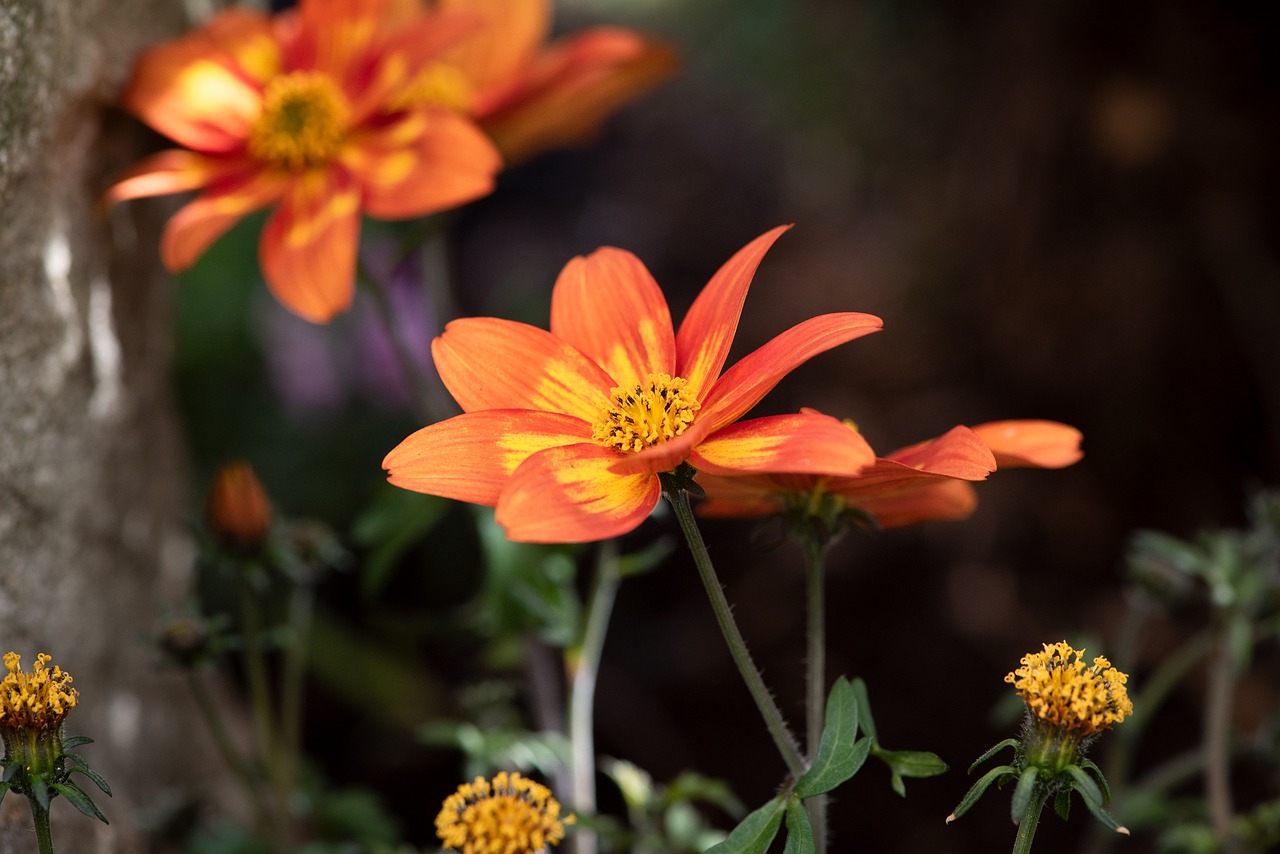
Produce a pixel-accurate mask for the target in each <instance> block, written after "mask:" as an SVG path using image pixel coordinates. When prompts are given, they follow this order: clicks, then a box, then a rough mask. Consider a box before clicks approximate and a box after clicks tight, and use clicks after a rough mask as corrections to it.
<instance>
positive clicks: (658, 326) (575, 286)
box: [551, 247, 676, 386]
mask: <svg viewBox="0 0 1280 854" xmlns="http://www.w3.org/2000/svg"><path fill="white" fill-rule="evenodd" d="M551 333H552V334H553V335H556V336H558V337H560V338H562V339H563V340H565V341H567V342H569V343H570V344H572V345H573V346H575V347H577V348H578V349H579V350H581V351H582V352H583V353H585V354H586V355H587V356H589V357H591V358H592V359H594V360H595V362H596V364H598V365H600V367H602V368H604V369H605V371H606V372H608V374H609V375H610V376H611V377H613V380H614V384H615V385H619V386H631V385H637V384H640V383H643V382H644V381H645V380H646V379H647V377H648V375H649V374H651V373H656V372H662V373H667V374H672V373H674V372H675V369H676V338H675V330H674V329H673V328H672V326H671V313H670V311H669V310H668V309H667V301H666V298H664V297H663V296H662V289H661V288H659V287H658V283H657V282H655V281H654V280H653V276H651V275H650V274H649V271H648V270H647V269H645V266H644V264H642V263H641V262H640V259H639V258H637V257H636V256H634V255H632V254H631V253H630V252H626V251H623V250H621V249H613V248H610V247H605V248H603V249H597V250H596V251H595V252H593V253H591V254H590V255H588V256H586V257H585V258H583V257H578V258H574V259H573V260H572V261H570V262H569V263H568V264H567V265H565V268H564V270H563V271H562V272H561V273H560V277H559V278H558V279H556V286H555V290H554V291H553V292H552V294H551Z"/></svg>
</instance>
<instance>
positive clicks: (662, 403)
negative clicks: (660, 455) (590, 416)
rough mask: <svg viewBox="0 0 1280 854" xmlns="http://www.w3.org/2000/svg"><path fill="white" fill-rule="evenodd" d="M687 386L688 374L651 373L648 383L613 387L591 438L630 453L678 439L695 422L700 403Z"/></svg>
mask: <svg viewBox="0 0 1280 854" xmlns="http://www.w3.org/2000/svg"><path fill="white" fill-rule="evenodd" d="M686 386H687V382H686V380H685V379H684V377H672V376H669V375H667V374H649V376H648V378H647V379H646V380H645V381H644V383H641V384H637V385H635V386H633V387H631V388H623V387H621V386H620V387H618V388H615V389H613V390H612V391H611V392H610V393H609V395H610V397H611V398H612V403H611V405H609V406H605V407H603V408H602V409H601V411H600V417H599V419H597V420H596V423H595V426H594V427H592V429H591V438H592V439H594V440H595V441H597V442H599V443H600V444H602V445H604V446H606V447H609V448H617V449H618V450H620V451H624V452H626V453H634V452H635V451H643V450H644V449H645V448H649V447H652V446H654V445H657V444H659V443H661V442H665V441H667V440H668V439H674V438H675V437H676V436H679V435H680V434H681V433H683V432H684V431H685V428H687V427H688V426H689V425H690V424H692V423H693V419H694V414H695V413H696V412H697V411H698V408H699V405H700V404H699V403H698V401H697V400H696V399H695V398H694V396H693V395H692V394H690V393H689V390H688V389H687V388H686Z"/></svg>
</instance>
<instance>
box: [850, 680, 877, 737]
mask: <svg viewBox="0 0 1280 854" xmlns="http://www.w3.org/2000/svg"><path fill="white" fill-rule="evenodd" d="M853 696H854V699H856V700H857V701H858V709H859V710H860V711H861V713H862V715H861V721H860V722H859V725H860V726H861V727H862V734H863V735H869V736H871V740H872V741H875V739H876V722H875V719H874V718H872V717H871V700H870V699H869V698H868V697H867V683H866V682H863V681H862V680H861V679H855V680H853Z"/></svg>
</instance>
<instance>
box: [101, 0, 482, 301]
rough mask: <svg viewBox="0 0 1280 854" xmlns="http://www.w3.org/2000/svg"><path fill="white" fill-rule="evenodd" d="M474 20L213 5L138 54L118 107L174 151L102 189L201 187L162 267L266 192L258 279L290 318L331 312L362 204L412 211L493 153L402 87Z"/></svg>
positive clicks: (456, 186)
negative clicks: (195, 21)
mask: <svg viewBox="0 0 1280 854" xmlns="http://www.w3.org/2000/svg"><path fill="white" fill-rule="evenodd" d="M481 24H482V22H481V21H480V19H479V18H478V17H477V16H475V15H462V14H453V13H448V12H440V11H430V12H421V11H418V10H417V9H409V8H406V4H405V3H404V2H403V0H301V2H300V3H299V4H298V7H297V9H296V10H291V11H288V12H283V13H281V14H279V15H276V16H274V17H269V16H267V15H263V14H260V13H257V12H253V11H249V10H246V9H239V8H233V9H228V10H226V11H224V12H221V13H220V14H218V15H216V16H214V17H213V18H212V19H211V20H210V21H209V22H208V23H207V24H206V25H205V26H204V27H202V28H201V29H199V30H197V31H195V32H193V33H190V34H188V35H186V36H184V37H182V38H179V39H176V40H174V41H171V42H167V43H164V44H161V45H158V46H156V47H154V48H152V49H150V50H148V51H147V52H145V53H144V54H143V55H142V56H141V57H139V59H138V62H137V64H136V66H135V68H134V73H133V77H132V79H131V81H130V83H129V85H128V88H127V90H126V92H125V94H124V98H123V102H124V105H125V106H126V108H128V109H129V110H130V111H132V112H134V113H135V114H136V115H138V116H139V117H140V118H141V119H142V120H143V121H145V122H146V123H148V124H149V125H151V126H152V127H153V128H155V129H156V130H158V131H160V132H161V133H163V134H165V135H166V136H168V137H169V138H171V139H172V140H174V141H175V142H177V143H179V144H180V145H183V146H185V149H174V150H169V151H164V152H161V153H159V154H156V155H154V156H152V157H150V158H148V159H146V160H144V161H143V162H141V163H139V164H137V165H136V166H135V167H134V168H133V169H132V170H130V171H129V172H128V173H127V174H126V175H125V176H124V177H123V178H122V179H121V180H120V181H119V182H118V183H117V184H115V185H114V186H113V187H111V188H110V189H109V190H108V191H107V200H108V201H109V202H115V201H120V200H122V199H129V198H136V197H139V196H151V195H157V194H163V193H172V192H178V191H183V190H196V189H199V190H201V191H202V192H201V193H200V195H199V196H198V197H197V198H196V199H195V200H194V201H192V202H190V203H189V204H187V205H186V206H185V207H183V208H182V209H181V210H179V211H178V213H177V214H175V215H174V217H173V218H172V219H171V220H170V221H169V224H168V226H167V228H166V229H165V233H164V238H163V241H162V244H161V256H162V258H163V260H164V263H165V265H166V266H167V267H168V268H169V269H170V270H174V271H179V270H184V269H186V268H187V267H189V266H191V264H193V263H194V262H195V261H196V259H197V258H198V257H199V256H200V255H201V253H203V252H204V250H205V249H206V248H208V246H209V245H210V244H211V243H213V241H214V240H216V239H217V238H218V237H219V236H220V235H222V234H223V233H224V232H225V231H226V230H227V229H228V228H230V227H231V226H232V225H233V224H234V223H235V222H236V221H238V220H239V219H241V218H242V217H244V216H245V215H246V214H248V213H250V212H252V211H255V210H258V209H260V208H264V207H266V206H268V205H271V204H276V203H278V206H277V208H276V210H275V212H274V213H273V214H272V216H271V218H270V219H269V220H268V222H267V224H266V227H265V228H264V229H263V232H262V237H261V241H260V246H259V255H260V258H261V263H262V269H263V274H264V276H265V277H266V280H267V284H268V285H269V286H270V288H271V290H272V292H273V293H274V294H275V295H276V297H277V298H279V300H280V301H281V302H282V303H284V304H285V305H286V306H288V307H289V308H290V309H291V310H293V311H294V312H296V313H297V314H299V315H301V316H302V317H305V318H307V319H308V320H312V321H315V322H325V321H328V320H329V319H330V318H331V317H332V316H333V315H334V314H336V313H337V312H340V311H342V310H343V309H345V308H347V306H348V305H350V303H351V298H352V291H353V278H354V272H355V257H356V247H357V243H358V239H359V230H360V215H361V213H366V214H368V215H370V216H373V217H378V218H382V219H403V218H408V217H415V216H420V215H423V214H427V213H431V212H434V211H439V210H443V209H445V208H449V207H453V206H455V205H458V204H461V203H463V202H467V201H470V200H472V199H475V198H477V197H479V196H482V195H485V194H486V193H488V192H489V191H490V190H491V189H492V187H493V180H494V175H495V173H496V172H497V171H498V170H499V169H500V168H501V159H500V157H499V155H498V153H497V151H496V150H495V148H494V146H493V144H492V143H491V142H490V140H489V139H488V138H487V137H486V135H485V134H484V133H482V132H481V131H480V130H479V129H478V128H476V127H475V125H474V124H473V123H472V122H471V121H470V120H469V119H468V118H466V117H465V116H462V115H459V114H457V113H456V112H454V111H452V110H447V109H444V108H441V107H440V106H438V105H431V104H417V103H412V99H410V98H408V92H409V91H410V89H411V88H412V87H414V86H416V85H417V83H416V81H417V80H418V78H419V76H420V74H421V72H422V71H423V70H424V69H426V68H427V67H429V66H430V65H431V64H432V63H433V62H435V61H436V60H437V59H438V58H439V57H440V56H442V55H443V53H444V52H445V51H446V49H448V48H451V47H452V46H453V45H454V44H456V43H457V42H458V41H459V40H461V39H463V38H465V37H467V36H469V35H471V34H473V33H475V32H476V31H477V29H478V27H479V26H481Z"/></svg>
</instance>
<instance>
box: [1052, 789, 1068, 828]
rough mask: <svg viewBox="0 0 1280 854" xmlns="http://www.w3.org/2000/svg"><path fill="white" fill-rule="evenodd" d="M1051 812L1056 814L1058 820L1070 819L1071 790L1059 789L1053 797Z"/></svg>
mask: <svg viewBox="0 0 1280 854" xmlns="http://www.w3.org/2000/svg"><path fill="white" fill-rule="evenodd" d="M1053 811H1054V812H1056V813H1057V814H1058V818H1060V819H1062V820H1063V821H1067V820H1069V819H1070V818H1071V790H1070V789H1060V790H1059V791H1058V794H1056V795H1054V796H1053Z"/></svg>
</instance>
